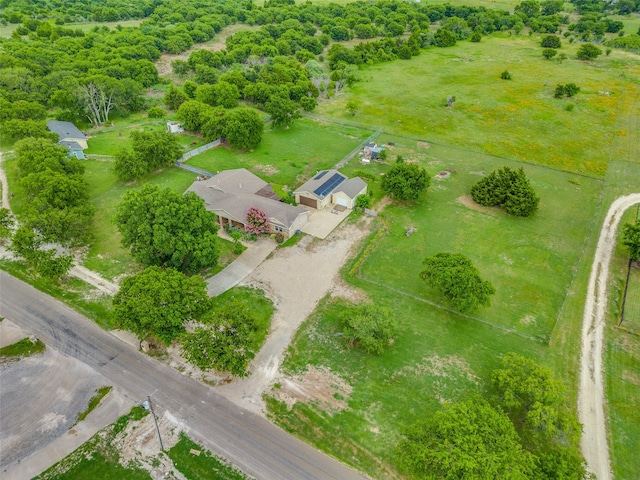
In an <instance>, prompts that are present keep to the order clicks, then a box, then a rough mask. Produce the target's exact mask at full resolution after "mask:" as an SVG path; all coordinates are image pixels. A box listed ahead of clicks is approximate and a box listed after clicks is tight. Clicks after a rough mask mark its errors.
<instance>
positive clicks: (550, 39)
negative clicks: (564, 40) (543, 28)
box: [540, 35, 561, 48]
mask: <svg viewBox="0 0 640 480" xmlns="http://www.w3.org/2000/svg"><path fill="white" fill-rule="evenodd" d="M540 45H541V46H543V47H544V48H560V45H561V43H560V37H558V36H556V35H545V36H544V37H542V42H540Z"/></svg>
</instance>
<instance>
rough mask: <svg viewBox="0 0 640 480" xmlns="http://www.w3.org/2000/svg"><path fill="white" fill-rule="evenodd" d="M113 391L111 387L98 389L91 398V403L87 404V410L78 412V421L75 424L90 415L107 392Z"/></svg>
mask: <svg viewBox="0 0 640 480" xmlns="http://www.w3.org/2000/svg"><path fill="white" fill-rule="evenodd" d="M110 391H111V387H100V388H98V389H97V390H96V394H95V395H94V396H93V397H91V398H90V399H89V404H88V405H87V408H86V410H84V411H82V412H80V413H78V418H77V419H76V423H74V424H73V425H74V426H75V425H77V424H78V423H80V422H81V421H83V420H84V419H85V418H87V415H89V414H90V413H91V412H92V411H93V410H95V408H96V407H97V406H98V405H100V402H101V401H102V399H103V398H104V397H106V396H107V394H108V393H109V392H110Z"/></svg>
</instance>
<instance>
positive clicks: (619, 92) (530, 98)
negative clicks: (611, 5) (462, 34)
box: [318, 34, 640, 176]
mask: <svg viewBox="0 0 640 480" xmlns="http://www.w3.org/2000/svg"><path fill="white" fill-rule="evenodd" d="M539 42H540V37H538V36H532V37H528V36H505V35H502V34H496V35H495V36H492V37H488V38H483V39H482V42H480V43H471V42H468V41H462V42H459V43H458V44H457V45H456V46H454V47H450V48H431V49H428V50H424V51H422V52H421V53H420V55H419V56H418V57H414V58H413V59H411V60H407V61H402V60H398V61H395V62H390V63H386V64H379V65H373V66H366V67H362V68H361V70H360V75H361V77H362V82H359V83H357V84H355V85H354V86H353V87H352V88H351V89H350V90H349V91H347V92H345V93H344V94H342V95H340V96H339V97H338V98H337V99H334V100H332V101H330V102H326V103H323V104H321V105H320V106H319V109H318V110H319V112H320V113H324V114H327V115H330V116H334V117H342V118H347V116H348V114H347V113H346V110H345V105H346V102H347V101H349V100H351V99H357V100H359V101H360V102H361V107H360V110H359V112H358V113H357V115H356V119H357V120H358V121H360V122H363V123H367V124H371V125H380V126H383V127H384V128H385V131H386V132H390V133H402V134H407V135H411V136H414V137H417V138H423V139H425V140H427V141H433V142H438V143H443V144H448V145H457V146H463V147H465V148H469V149H471V150H476V151H480V152H485V153H489V154H493V155H497V156H502V157H507V158H514V159H518V160H522V161H525V162H532V163H537V164H542V165H548V166H552V167H554V168H558V169H562V170H567V171H572V172H579V173H584V174H588V175H594V176H604V173H605V171H606V167H607V164H608V163H609V162H610V161H611V160H612V159H628V160H629V161H636V162H637V161H640V160H639V159H638V158H628V157H629V155H628V149H627V147H626V146H625V145H626V144H627V139H628V141H629V142H633V143H637V142H638V137H637V136H631V135H633V134H634V133H633V131H634V130H635V128H634V125H633V124H630V122H632V121H633V122H636V123H637V116H638V113H637V112H638V98H640V97H639V96H640V85H638V83H637V78H638V77H639V76H640V61H639V60H640V57H639V56H638V55H632V54H629V53H626V52H620V51H613V52H612V53H611V54H610V56H608V57H607V56H605V55H602V56H601V57H600V58H598V59H597V60H596V61H594V62H582V61H579V60H576V59H575V53H576V50H577V48H578V45H572V44H569V43H568V42H566V41H565V42H563V47H562V48H561V49H560V50H559V53H565V54H566V55H567V57H568V58H567V60H565V61H563V62H559V61H548V60H544V59H543V58H542V48H541V47H540V44H539ZM505 70H508V71H509V72H510V73H511V74H512V77H513V79H512V80H502V79H501V78H500V74H501V72H503V71H505ZM566 83H575V84H576V85H578V86H579V87H580V88H581V92H580V93H579V94H578V95H577V96H575V97H573V98H571V99H555V98H553V93H554V89H555V87H556V85H558V84H566ZM391 86H393V87H391ZM448 96H455V97H456V101H455V106H454V107H453V108H448V107H445V106H444V105H445V104H446V99H447V97H448ZM570 105H571V106H570ZM571 108H572V110H571V111H569V110H568V109H571Z"/></svg>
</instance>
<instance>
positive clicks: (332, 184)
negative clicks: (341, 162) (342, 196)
mask: <svg viewBox="0 0 640 480" xmlns="http://www.w3.org/2000/svg"><path fill="white" fill-rule="evenodd" d="M344 179H345V177H344V176H343V175H342V174H340V173H334V174H333V176H332V177H331V178H330V179H329V180H327V181H326V182H324V183H323V184H322V185H320V186H319V187H318V188H316V189H315V190H314V191H313V193H315V194H316V195H318V196H319V197H324V196H325V195H326V194H327V193H329V192H330V191H331V190H333V189H334V188H336V186H338V185H339V184H340V183H342V181H343V180H344Z"/></svg>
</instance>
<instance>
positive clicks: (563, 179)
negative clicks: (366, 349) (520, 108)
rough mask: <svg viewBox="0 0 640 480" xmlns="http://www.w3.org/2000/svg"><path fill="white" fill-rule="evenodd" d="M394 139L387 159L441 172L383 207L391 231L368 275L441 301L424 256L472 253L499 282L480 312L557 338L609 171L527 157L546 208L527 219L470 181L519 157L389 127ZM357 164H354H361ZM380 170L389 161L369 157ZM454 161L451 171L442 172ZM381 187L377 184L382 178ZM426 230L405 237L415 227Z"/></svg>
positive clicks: (510, 326)
mask: <svg viewBox="0 0 640 480" xmlns="http://www.w3.org/2000/svg"><path fill="white" fill-rule="evenodd" d="M389 141H393V142H394V143H395V146H394V147H392V149H389V153H388V155H389V157H390V159H389V160H387V162H388V163H392V162H393V161H394V159H395V156H396V155H398V154H400V155H402V156H403V157H404V158H405V161H411V162H419V163H420V164H421V165H423V166H424V167H425V168H426V169H427V171H428V172H429V174H430V175H431V176H432V180H433V183H432V186H431V187H430V188H429V190H428V192H427V194H426V197H425V198H424V200H423V201H421V202H420V203H418V204H416V205H411V204H396V203H394V204H392V205H390V206H388V207H387V208H386V209H385V211H384V214H383V215H384V217H385V219H386V220H387V221H388V222H389V233H388V234H387V235H385V236H383V237H382V238H381V239H380V240H379V242H378V243H377V245H376V247H375V250H374V251H373V253H371V255H370V256H369V257H368V258H367V259H366V260H365V261H364V262H363V264H362V265H361V267H360V277H361V278H362V279H363V280H365V281H367V282H370V283H373V284H377V285H380V286H383V287H385V288H389V289H390V290H392V291H394V292H396V293H397V294H400V295H405V296H411V297H414V298H416V299H418V300H421V301H431V302H435V303H438V304H439V303H441V301H442V298H441V297H440V296H439V294H438V293H437V292H435V291H431V290H429V289H427V287H426V285H425V283H424V282H423V281H422V280H420V278H419V273H420V271H421V270H422V264H421V262H422V260H423V259H424V258H425V257H427V256H430V255H434V254H436V253H439V252H451V253H464V254H465V255H467V256H469V257H470V258H471V259H472V261H473V262H474V264H475V265H476V266H477V267H478V269H479V270H480V273H481V276H482V277H483V278H484V279H487V280H489V281H490V282H491V283H492V284H493V285H494V287H495V288H496V290H497V293H496V295H495V296H494V297H492V300H491V302H492V306H491V307H489V308H481V309H480V310H479V311H478V312H477V313H475V314H474V315H473V317H474V318H475V319H476V320H479V321H482V322H486V323H489V324H491V325H494V326H496V327H498V328H500V329H504V330H505V331H513V332H517V333H519V334H522V335H525V336H527V337H530V338H535V339H538V340H540V341H543V342H546V341H548V340H549V338H550V336H551V333H552V330H553V327H554V324H555V322H556V319H557V317H558V313H559V311H560V308H561V306H562V304H563V301H564V298H565V295H566V292H567V289H568V286H569V283H570V282H571V280H572V278H573V275H574V273H575V268H576V265H577V263H578V261H579V259H580V257H581V254H582V252H583V250H584V247H585V238H586V237H587V234H588V232H589V229H590V226H591V223H592V221H593V216H594V213H595V211H596V209H597V204H598V200H599V197H600V192H601V189H602V181H600V180H597V179H591V178H587V177H581V176H577V175H574V174H569V173H565V172H558V171H555V170H551V169H548V168H544V167H538V166H533V165H525V166H524V168H525V172H526V174H527V176H528V177H529V178H530V180H531V182H532V185H533V187H534V189H535V190H536V192H537V194H538V196H540V197H541V202H540V209H539V211H538V212H537V213H536V214H535V215H534V216H533V217H532V218H528V219H523V218H516V217H512V216H509V215H507V214H506V213H504V212H503V211H502V210H500V209H496V208H484V207H481V206H479V205H476V204H475V203H474V202H473V201H472V200H471V198H470V196H469V195H470V194H469V192H470V189H471V186H472V185H473V184H474V183H476V182H477V181H478V180H479V179H480V178H482V175H483V174H488V173H490V172H491V171H493V170H495V169H497V168H500V167H502V166H505V165H507V166H510V167H512V168H519V167H520V166H522V165H521V164H518V163H516V162H512V161H508V160H505V159H500V158H495V157H491V156H488V155H482V154H475V153H471V152H468V151H465V150H460V149H455V148H451V147H443V146H440V145H429V147H428V148H426V144H424V143H422V142H415V141H409V140H408V139H403V138H398V137H389V136H382V137H380V142H382V143H388V142H389ZM354 167H355V165H354V166H352V168H354ZM369 167H373V168H372V169H371V172H372V173H374V174H375V173H378V171H381V170H384V169H385V168H388V166H387V165H381V164H379V163H375V164H373V165H369V166H365V167H360V168H362V169H366V168H369ZM447 170H448V171H452V172H455V173H452V174H451V175H450V176H449V177H448V178H444V179H438V178H435V179H434V178H433V176H434V175H435V174H436V173H437V172H438V171H447ZM373 188H374V189H376V190H379V187H378V186H377V185H376V186H374V187H373ZM410 227H414V228H416V229H417V232H416V233H414V234H413V235H411V237H406V236H405V232H406V230H407V229H408V228H410Z"/></svg>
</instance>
